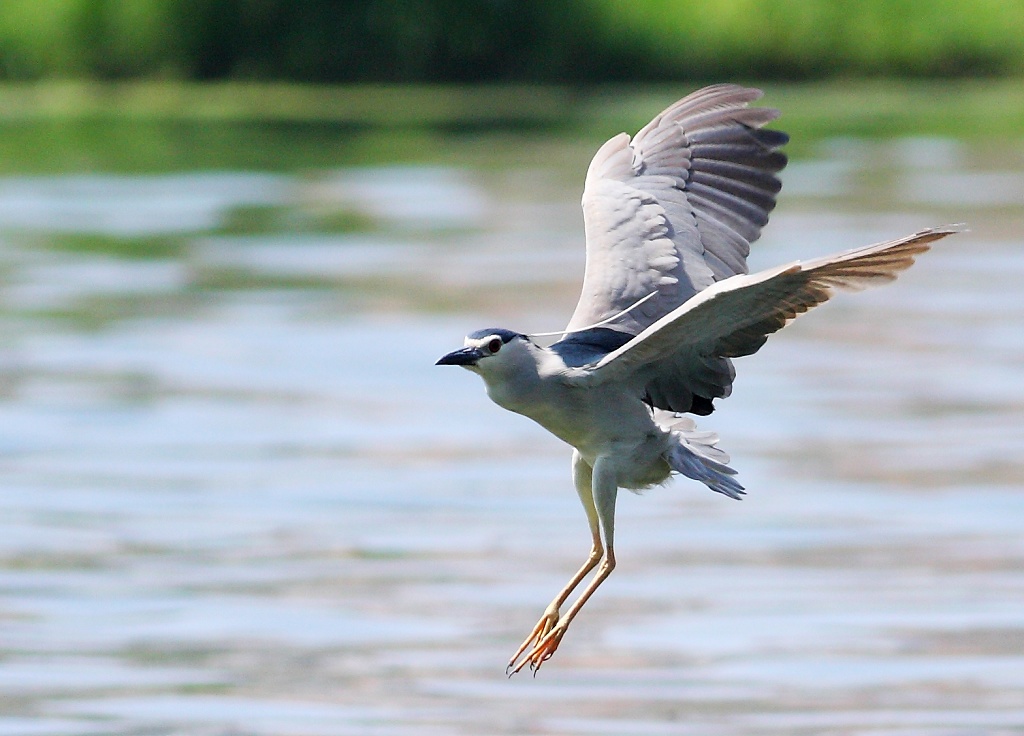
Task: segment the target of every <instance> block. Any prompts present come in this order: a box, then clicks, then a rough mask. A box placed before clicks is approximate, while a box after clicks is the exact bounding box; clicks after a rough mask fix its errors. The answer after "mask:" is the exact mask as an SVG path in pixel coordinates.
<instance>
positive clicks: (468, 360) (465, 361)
mask: <svg viewBox="0 0 1024 736" xmlns="http://www.w3.org/2000/svg"><path fill="white" fill-rule="evenodd" d="M482 357H484V351H483V350H481V349H480V348H462V349H461V350H455V351H452V352H450V353H448V355H445V356H443V357H442V358H441V359H440V360H439V361H437V362H436V363H434V365H476V362H477V361H478V360H480V358H482Z"/></svg>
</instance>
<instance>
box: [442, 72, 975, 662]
mask: <svg viewBox="0 0 1024 736" xmlns="http://www.w3.org/2000/svg"><path fill="white" fill-rule="evenodd" d="M760 96H761V92H760V91H759V90H756V89H744V88H742V87H737V86H734V85H715V86H712V87H707V88H705V89H702V90H699V91H697V92H694V93H693V94H691V95H689V96H688V97H685V98H683V99H682V100H680V101H679V102H677V103H675V104H674V105H672V106H671V107H669V108H668V109H667V110H665V111H664V112H662V113H661V114H660V115H658V116H657V117H656V118H654V120H652V121H651V122H650V123H648V124H647V125H646V126H645V127H644V128H643V130H641V131H640V132H639V133H637V134H636V136H634V138H633V139H632V141H631V140H630V138H629V136H628V135H626V134H625V133H622V134H619V135H617V136H615V137H614V138H612V139H611V140H610V141H608V142H607V143H605V144H604V145H603V146H602V147H601V148H600V150H599V151H598V152H597V155H595V156H594V160H593V161H592V162H591V163H590V169H589V170H588V171H587V178H586V185H585V187H584V190H583V216H584V221H585V225H586V238H587V267H586V273H585V275H584V278H583V293H582V294H581V296H580V300H579V303H578V304H577V306H576V311H575V313H574V314H573V316H572V319H571V320H569V324H568V326H567V327H566V328H565V331H564V332H563V333H559V334H561V335H562V338H561V339H560V340H558V341H557V342H555V343H554V344H552V345H550V346H549V347H543V346H541V345H540V344H538V343H537V342H535V341H534V340H532V339H531V337H530V336H529V335H524V334H521V333H518V332H513V331H511V330H505V329H484V330H478V331H476V332H473V333H471V334H470V335H469V336H468V337H467V338H466V340H465V347H463V348H462V349H460V350H456V351H454V352H452V353H449V354H447V355H445V356H444V357H443V358H441V359H440V360H439V361H438V365H461V366H463V367H464V368H467V369H469V370H471V371H473V372H474V373H477V374H479V375H480V377H481V378H483V380H484V383H485V384H486V386H487V394H488V396H490V397H491V399H492V400H493V401H494V402H495V403H496V404H498V405H499V406H502V407H504V408H505V409H508V410H509V411H513V412H516V413H518V414H523V415H524V416H527V417H529V418H531V419H533V420H534V421H536V422H537V423H539V424H540V425H541V426H543V427H545V428H546V429H548V430H549V431H550V432H551V433H552V434H554V435H555V436H556V437H559V438H560V439H562V440H564V441H565V442H567V443H568V444H570V445H572V447H573V456H572V476H573V482H574V484H575V486H576V492H577V493H578V494H579V497H580V500H581V501H582V502H583V508H584V510H585V511H586V514H587V521H588V522H589V523H590V534H591V537H592V539H593V546H592V548H591V551H590V555H589V557H587V560H586V562H584V563H583V566H582V567H581V568H580V569H579V570H578V571H577V572H576V574H575V575H573V577H572V579H571V580H569V582H568V584H566V586H565V587H564V588H563V589H562V590H561V592H559V594H558V595H557V596H555V599H554V600H553V601H551V604H550V605H549V606H548V607H547V609H546V610H545V611H544V615H543V616H541V618H540V621H538V622H537V625H536V626H534V628H533V631H531V632H530V635H529V636H528V637H526V640H525V641H523V643H522V645H521V646H520V647H519V649H518V650H516V653H515V654H514V655H513V656H512V658H511V659H510V660H509V672H510V674H514V673H515V672H518V671H520V670H521V669H522V668H523V667H524V666H525V665H527V664H529V666H530V667H531V669H533V670H534V671H536V670H537V669H538V668H539V667H540V666H541V665H542V664H543V663H544V662H545V661H546V660H547V659H548V658H550V657H551V655H552V654H554V652H555V650H556V649H557V648H558V645H559V643H560V642H561V640H562V637H563V636H564V635H565V632H566V630H567V629H568V628H569V624H570V623H571V622H572V620H573V618H575V616H576V614H577V613H579V611H580V609H581V608H582V607H583V605H584V604H585V603H586V602H587V600H588V599H589V598H590V596H591V595H593V593H594V591H595V590H597V588H598V586H599V585H601V583H602V582H603V581H604V580H605V578H607V577H608V575H609V574H610V573H611V571H612V570H613V569H614V567H615V540H614V532H615V498H616V494H617V493H618V489H619V488H628V489H630V490H640V489H643V488H648V487H650V486H653V485H656V484H659V483H664V482H665V481H666V480H668V478H669V477H670V476H671V475H672V473H673V472H677V473H682V474H683V475H685V476H687V477H690V478H694V479H696V480H699V481H701V482H703V483H704V484H706V485H707V486H708V487H709V488H711V490H713V491H718V492H719V493H723V494H725V495H726V496H729V497H731V498H739V497H740V495H741V494H742V493H743V487H742V486H741V485H740V484H739V483H737V482H736V479H735V478H734V475H735V471H734V470H733V469H732V468H730V467H729V466H728V465H727V463H728V462H729V458H728V456H727V455H726V454H725V453H724V452H722V451H721V450H720V449H718V448H717V447H716V445H717V443H718V437H717V435H715V434H714V433H712V432H698V431H697V429H696V425H695V423H694V422H693V420H691V419H689V418H688V417H686V416H684V414H685V413H690V414H699V415H706V414H710V413H711V412H712V411H713V409H714V406H713V405H712V400H713V399H716V398H724V397H726V396H728V395H729V393H730V390H731V388H732V382H733V378H734V377H735V375H736V373H735V370H734V369H733V364H732V358H738V357H741V356H744V355H750V354H752V353H754V352H756V351H757V350H758V348H760V347H761V346H762V345H763V344H764V343H765V341H766V340H767V339H768V335H770V334H771V333H773V332H775V331H776V330H779V329H781V328H782V327H784V326H785V325H786V324H787V323H788V322H789V321H790V320H792V319H793V318H794V317H796V316H797V315H799V314H801V313H803V312H806V311H807V310H808V309H810V308H811V307H814V306H817V305H818V304H821V303H822V302H824V301H826V300H827V299H829V297H831V296H832V291H833V289H835V288H842V289H852V290H857V289H861V288H864V287H866V286H871V285H874V284H880V283H885V282H887V281H891V280H893V279H894V278H895V277H896V275H897V274H898V273H899V272H900V271H903V270H904V269H906V268H908V267H909V266H910V265H911V264H912V263H913V262H914V256H916V255H918V254H919V253H923V252H924V251H926V250H928V248H929V244H930V243H932V242H934V241H936V240H938V239H940V238H943V237H945V236H947V235H949V234H951V233H953V232H956V231H957V228H955V227H944V228H935V229H930V230H923V231H921V232H918V233H915V234H914V235H910V236H908V237H905V238H901V239H899V240H892V241H889V242H886V243H879V244H877V245H869V246H866V247H863V248H857V249H854V250H850V251H846V252H843V253H839V254H836V255H832V256H827V257H825V258H815V259H813V260H809V261H802V262H801V261H797V262H795V263H790V264H788V265H784V266H779V267H777V268H772V269H768V270H766V271H761V272H759V273H755V274H750V275H747V265H746V257H747V254H748V253H749V250H750V243H752V242H754V241H755V240H757V238H758V236H759V235H760V233H761V228H762V227H763V226H764V225H765V224H766V223H767V222H768V213H769V212H771V210H772V209H773V208H774V207H775V195H776V194H777V193H778V191H779V189H780V187H781V183H780V181H779V179H778V177H777V176H776V174H777V173H778V172H779V171H781V170H782V168H783V167H784V166H785V165H786V157H785V155H784V154H782V153H781V152H780V151H779V148H780V147H781V146H782V145H783V144H785V143H786V141H787V140H788V139H789V138H788V136H787V135H786V134H785V133H782V132H779V131H777V130H766V129H765V128H764V127H763V126H764V125H765V124H767V123H769V122H771V121H772V120H774V119H775V118H776V117H778V114H779V113H778V111H777V110H772V109H768V108H761V107H753V108H752V107H748V106H747V105H748V103H750V102H751V101H753V100H756V99H758V98H759V97H760ZM595 568H597V573H596V574H595V575H594V578H593V580H591V581H590V583H589V585H587V586H586V587H585V588H584V590H583V592H582V593H581V594H580V596H579V598H577V599H576V601H575V602H574V603H573V604H572V605H571V606H570V607H569V609H568V610H566V611H565V613H564V614H561V613H560V610H561V607H562V605H563V604H564V603H565V601H566V600H567V599H568V598H569V596H570V595H571V594H572V592H573V590H575V589H576V587H577V586H578V585H579V584H580V583H581V582H582V581H583V579H584V578H585V577H586V576H587V575H588V574H589V573H590V572H591V571H593V570H594V569H595Z"/></svg>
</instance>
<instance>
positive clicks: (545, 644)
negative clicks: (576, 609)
mask: <svg viewBox="0 0 1024 736" xmlns="http://www.w3.org/2000/svg"><path fill="white" fill-rule="evenodd" d="M568 628H569V626H568V624H558V625H556V626H555V627H554V628H553V629H551V631H549V632H548V633H547V634H545V635H544V636H543V637H541V639H540V640H539V641H538V642H537V646H535V647H534V648H533V649H531V650H530V652H529V654H527V655H526V656H525V657H524V658H523V659H522V661H521V662H519V664H516V665H515V667H512V665H509V667H510V668H511V672H509V674H508V676H509V677H511V676H512V675H514V674H516V673H517V672H519V670H521V669H523V667H526V666H527V665H529V667H530V670H531V671H532V672H533V676H534V677H536V676H537V671H538V670H539V669H540V666H541V665H542V664H544V663H545V662H547V661H548V660H549V659H551V655H553V654H554V653H555V650H556V649H558V645H559V644H560V643H561V641H562V637H563V636H565V632H566V631H567V630H568ZM517 657H518V655H517ZM513 664H515V662H514V661H513Z"/></svg>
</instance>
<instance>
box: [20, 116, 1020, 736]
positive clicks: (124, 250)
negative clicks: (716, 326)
mask: <svg viewBox="0 0 1024 736" xmlns="http://www.w3.org/2000/svg"><path fill="white" fill-rule="evenodd" d="M536 138H537V139H536V140H533V141H532V142H531V145H535V146H538V147H546V148H547V150H556V149H560V148H561V149H564V150H562V153H561V155H559V156H554V157H552V162H551V163H550V164H548V165H543V164H539V163H538V162H537V161H538V159H537V157H526V158H527V159H528V163H523V164H522V165H519V166H515V165H513V166H511V167H505V168H501V169H499V170H495V169H494V168H493V167H487V166H483V165H479V164H477V163H475V162H472V161H470V162H460V161H459V160H445V161H441V160H438V161H436V162H433V163H430V164H424V165H416V166H412V165H399V166H396V165H389V166H373V165H370V166H363V167H358V168H339V167H337V166H335V165H333V164H332V162H331V161H329V160H328V161H325V162H324V164H323V166H322V168H317V169H312V170H311V169H309V168H307V167H302V168H296V169H295V170H293V171H288V170H285V171H280V170H275V171H273V172H270V171H266V170H263V169H260V168H259V167H252V168H249V169H239V170H231V171H222V170H214V171H206V170H183V171H180V172H176V173H173V174H160V175H143V174H137V173H136V174H129V173H118V172H106V173H75V174H68V175H46V176H39V175H25V176H8V177H5V178H3V179H0V480H2V483H3V490H2V492H0V735H2V734H46V735H49V734H54V735H58V734H151V733H189V734H193V733H194V734H236V733H247V734H250V733H251V734H389V735H390V734H417V735H419V734H434V733H436V734H453V733H462V734H484V733H517V734H522V733H536V734H595V733H597V734H600V733H607V734H658V733H666V734H667V733H695V734H697V733H700V734H780V735H782V734H794V733H799V734H817V733H822V734H824V733H829V734H834V733H844V734H873V735H881V734H901V735H902V734H905V735H908V736H909V735H910V734H914V735H917V734H958V735H959V734H982V733H984V734H1002V733H1005V734H1010V733H1019V732H1020V730H1021V729H1024V564H1022V563H1024V536H1022V535H1021V529H1022V527H1024V464H1022V452H1021V450H1022V449H1024V422H1022V421H1021V417H1022V410H1024V380H1022V379H1024V330H1022V329H1021V324H1022V323H1024V297H1022V294H1024V292H1022V290H1021V288H1020V284H1021V283H1022V282H1024V250H1022V249H1021V242H1020V235H1019V233H1020V232H1021V231H1022V226H1024V207H1022V203H1024V146H1022V145H1021V144H1016V145H1015V146H1010V147H1009V148H1008V149H1006V148H1004V149H1003V152H1002V154H1001V155H1000V156H993V155H992V154H991V153H990V151H991V147H988V146H985V145H982V144H977V143H976V144H971V145H967V144H963V143H960V142H957V141H954V140H947V139H906V140H896V141H861V140H846V139H835V140H827V141H823V142H821V143H820V145H818V146H817V147H816V149H815V150H816V154H815V155H814V156H813V157H807V158H803V159H798V160H796V161H794V162H793V163H792V164H791V166H790V168H789V169H788V170H787V172H786V174H785V177H784V179H785V189H784V195H783V197H782V199H781V204H780V207H779V209H778V210H777V212H776V214H775V215H774V216H773V219H772V222H771V224H770V225H769V227H768V228H767V230H766V232H765V235H764V237H763V239H762V240H761V241H760V242H759V243H758V244H757V245H756V246H755V252H754V254H753V256H752V259H751V262H752V265H753V266H754V267H755V268H758V267H765V266H768V265H772V264H776V263H780V262H785V261H788V260H792V259H795V258H799V257H809V256H814V255H819V254H823V253H827V252H829V251H833V250H837V249H841V248H846V247H852V246H855V245H859V244H863V243H867V242H872V241H877V240H882V239H887V238H890V237H895V236H898V235H902V234H906V233H909V232H912V231H913V230H916V229H919V228H921V227H925V226H928V225H940V224H945V223H948V222H959V221H965V222H967V223H969V225H970V227H971V232H970V233H968V234H965V235H961V236H957V237H956V238H950V239H948V240H947V241H944V242H943V243H941V244H939V245H938V246H937V247H936V248H935V250H934V251H933V252H931V253H929V254H927V255H925V256H923V257H922V258H921V259H920V262H919V263H918V264H917V265H916V266H915V267H914V268H913V269H912V270H911V271H910V272H908V273H907V274H905V275H904V276H903V277H902V278H901V279H900V281H899V282H898V283H897V284H895V285H894V286H890V287H886V288H884V289H879V290H875V291H871V292H868V293H864V294H861V295H853V296H850V295H844V296H842V297H841V298H838V299H836V300H835V301H834V302H832V303H830V304H828V305H826V306H825V307H823V308H821V309H819V310H815V312H814V313H813V314H811V315H808V316H806V317H803V318H801V319H800V320H798V321H797V322H796V323H795V324H794V325H792V326H790V327H789V328H787V329H786V330H785V332H784V333H782V334H779V335H776V336H774V337H773V338H772V339H771V340H770V341H769V343H768V345H767V346H766V347H765V348H763V349H762V351H761V352H760V353H759V354H758V355H757V356H754V357H752V358H747V359H742V360H740V361H739V362H738V373H739V377H738V380H737V383H736V389H735V392H734V395H733V397H732V398H731V399H729V400H728V401H726V402H723V403H721V404H720V408H719V410H718V411H717V412H716V413H715V414H714V415H712V416H710V417H705V418H701V420H700V425H701V426H702V427H707V428H713V429H715V430H716V431H718V432H719V433H720V435H721V436H722V445H723V447H725V448H726V449H727V450H728V451H729V452H730V453H731V455H732V457H733V464H734V466H735V467H737V468H738V469H739V470H740V473H741V476H740V477H741V480H742V482H743V483H744V484H745V485H746V487H747V488H748V490H749V495H748V496H747V498H746V499H745V500H744V501H742V502H741V503H737V502H735V501H731V500H729V499H727V498H725V497H721V496H718V495H717V494H713V493H711V492H709V491H707V490H706V489H705V488H703V487H702V486H699V485H697V484H695V483H693V482H689V481H686V480H677V481H675V482H673V483H672V484H670V485H669V486H667V487H665V488H661V489H656V490H653V491H650V492H648V493H646V494H644V495H643V496H642V497H636V496H633V495H631V494H626V495H624V496H622V497H621V500H620V503H619V510H618V524H617V546H618V558H619V568H618V569H617V570H616V572H615V574H614V575H613V576H612V578H611V579H610V580H609V581H608V582H607V583H606V584H605V585H604V586H603V587H602V588H601V590H600V592H599V593H598V594H597V595H596V597H595V598H594V599H593V600H592V601H591V602H590V603H589V604H588V606H587V608H586V609H585V610H584V613H583V614H582V615H581V617H580V618H579V619H578V620H577V622H576V623H575V624H574V626H573V629H572V630H571V632H570V634H569V635H568V636H567V638H566V639H565V641H564V643H563V645H562V647H561V649H560V650H559V652H558V654H557V656H556V658H555V659H553V660H552V661H550V662H549V663H548V664H547V665H545V667H544V669H543V670H542V671H541V673H540V675H539V676H538V677H537V678H536V679H533V678H530V677H528V676H519V677H517V678H515V679H513V680H511V681H509V680H506V679H505V677H504V665H505V662H506V661H507V659H508V656H509V655H510V654H511V653H512V651H514V649H515V647H516V646H517V645H518V643H519V641H520V640H521V638H522V637H523V636H524V635H525V634H526V632H527V631H528V630H529V628H530V627H531V626H532V625H533V623H534V621H535V620H536V617H537V616H538V615H539V614H540V612H541V611H542V610H543V607H544V606H545V605H546V604H547V602H548V600H549V599H550V597H551V596H552V595H553V594H554V593H555V592H556V591H557V590H558V588H559V587H560V586H561V585H562V583H563V582H564V580H565V579H566V578H567V577H568V576H569V575H570V574H571V573H572V572H573V571H574V570H575V569H576V567H577V566H578V564H579V563H580V562H581V561H582V559H583V558H584V556H585V555H586V552H587V550H588V545H589V540H588V533H587V529H586V523H585V520H584V517H583V514H582V511H581V509H580V508H579V505H578V501H577V500H576V498H575V494H574V493H573V491H572V486H571V481H570V478H569V473H568V468H569V450H568V449H567V448H566V447H564V446H562V445H560V444H559V442H558V441H557V440H555V439H554V438H552V437H550V436H548V435H547V434H546V433H545V432H544V431H543V430H540V429H539V428H537V427H535V426H533V425H532V424H530V423H529V422H528V421H527V420H525V419H523V418H521V417H518V416H514V415H511V414H508V413H506V412H504V411H502V410H500V409H498V408H497V407H495V406H493V405H492V404H490V402H489V401H488V400H487V399H486V397H485V396H484V393H483V390H482V386H481V385H480V383H479V380H478V379H477V378H476V377H474V376H472V375H469V374H467V373H465V372H464V371H458V370H454V369H445V368H436V367H434V366H433V362H434V360H436V358H437V357H438V356H440V355H441V354H442V353H444V352H447V351H448V350H450V349H452V348H453V347H456V346H458V345H460V344H461V340H462V335H463V334H465V333H466V332H468V331H470V330H472V329H475V328H477V327H481V326H485V325H492V324H500V325H506V326H508V327H511V328H515V329H519V330H523V331H540V330H553V329H557V328H558V327H559V326H561V325H562V324H564V322H565V320H566V318H567V316H568V315H569V314H570V313H571V310H572V307H573V304H574V301H575V296H576V294H577V293H578V291H577V290H578V285H579V280H580V278H581V275H582V268H583V251H582V225H581V221H580V215H579V205H578V201H579V193H580V186H581V184H580V182H581V178H582V174H583V172H584V171H585V167H586V163H587V156H588V153H587V152H588V151H589V150H590V149H589V146H584V145H581V144H580V143H579V142H577V141H571V142H570V141H560V140H558V139H552V140H546V139H543V136H542V134H539V133H538V134H536ZM476 145H478V146H479V141H477V142H476ZM492 145H493V146H494V148H495V155H496V156H498V157H501V158H502V160H504V161H506V162H507V161H509V160H510V159H512V158H513V156H512V152H514V150H515V149H516V148H517V147H520V146H522V145H524V144H523V141H522V140H521V139H516V140H512V141H506V140H504V139H501V138H500V137H496V138H495V139H494V140H493V141H492ZM1007 150H1008V151H1009V153H1007V152H1006V151H1007ZM581 152H582V153H581Z"/></svg>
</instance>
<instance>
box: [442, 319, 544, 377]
mask: <svg viewBox="0 0 1024 736" xmlns="http://www.w3.org/2000/svg"><path fill="white" fill-rule="evenodd" d="M464 345H465V347H463V348H461V349H459V350H454V351H452V352H450V353H448V354H447V355H445V356H443V357H442V358H441V359H440V360H438V361H437V363H436V365H461V366H462V367H463V368H466V369H468V370H471V371H473V372H474V373H479V374H480V375H481V376H483V377H484V378H488V377H497V376H500V375H502V374H505V373H511V372H514V371H516V370H517V369H518V368H520V367H521V366H522V365H523V364H524V363H531V364H535V362H536V361H535V359H534V358H533V357H532V356H531V348H532V347H535V346H534V345H533V343H532V342H530V338H528V337H527V336H526V335H523V334H521V333H518V332H513V331H512V330H504V329H501V328H498V327H493V328H487V329H483V330H477V331H476V332H471V333H469V334H468V335H467V336H466V341H465V343H464Z"/></svg>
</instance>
